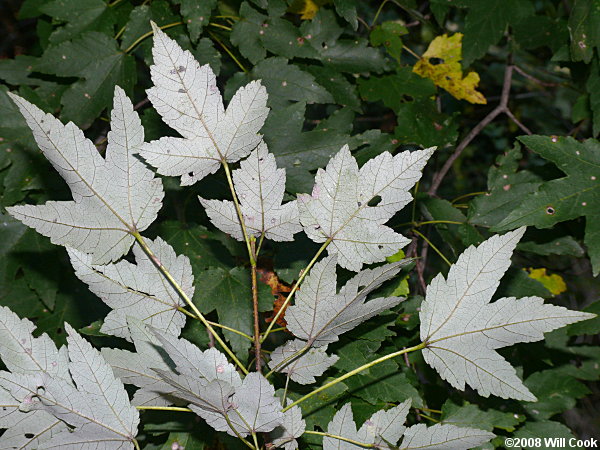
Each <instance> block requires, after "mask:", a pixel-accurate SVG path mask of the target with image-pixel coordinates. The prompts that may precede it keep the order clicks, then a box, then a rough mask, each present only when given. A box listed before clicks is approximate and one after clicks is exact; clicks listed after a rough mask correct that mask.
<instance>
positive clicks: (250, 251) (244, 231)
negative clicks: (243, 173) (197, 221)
mask: <svg viewBox="0 0 600 450" xmlns="http://www.w3.org/2000/svg"><path fill="white" fill-rule="evenodd" d="M221 163H222V164H223V169H225V176H226V177H227V184H228V185H229V191H230V192H231V197H233V204H234V206H235V211H236V213H237V216H238V221H239V222H240V226H241V227H242V234H243V235H244V241H245V242H246V249H247V250H248V256H249V257H250V265H256V258H255V255H254V250H253V249H252V245H251V244H250V237H249V236H248V230H247V229H246V223H245V222H244V215H243V214H242V208H241V207H240V202H239V201H238V198H237V194H236V193H235V187H234V185H233V178H232V177H231V169H230V168H229V164H228V163H227V161H226V160H225V157H222V159H221Z"/></svg>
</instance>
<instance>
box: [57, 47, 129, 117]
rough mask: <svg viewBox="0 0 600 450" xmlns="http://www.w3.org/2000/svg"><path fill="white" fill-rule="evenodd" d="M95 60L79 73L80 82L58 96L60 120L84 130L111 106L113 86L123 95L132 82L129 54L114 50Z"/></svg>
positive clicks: (115, 48)
mask: <svg viewBox="0 0 600 450" xmlns="http://www.w3.org/2000/svg"><path fill="white" fill-rule="evenodd" d="M112 46H113V48H114V50H115V53H113V54H112V55H110V56H108V57H107V58H104V59H102V60H99V61H96V62H95V63H94V64H92V65H90V66H88V67H87V68H86V70H85V71H84V72H83V73H82V76H83V80H80V81H78V82H76V83H75V84H73V85H72V86H71V87H70V88H69V89H68V90H67V91H65V93H64V94H63V96H62V99H61V103H62V104H63V105H64V108H63V110H62V118H63V119H64V120H70V121H72V122H74V123H76V124H78V125H79V126H81V127H82V128H84V127H88V126H89V125H90V124H91V122H92V121H93V120H94V119H95V118H96V117H98V115H99V114H100V113H101V112H102V111H103V110H104V109H105V108H107V107H109V106H110V105H111V103H112V95H113V90H114V88H115V86H121V87H122V88H123V89H124V90H126V91H127V92H131V91H132V90H133V86H134V85H135V80H136V71H135V60H134V59H133V57H132V56H131V55H126V54H124V53H121V52H119V51H118V49H117V47H116V42H114V41H113V45H112Z"/></svg>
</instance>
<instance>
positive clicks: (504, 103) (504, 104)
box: [428, 64, 531, 196]
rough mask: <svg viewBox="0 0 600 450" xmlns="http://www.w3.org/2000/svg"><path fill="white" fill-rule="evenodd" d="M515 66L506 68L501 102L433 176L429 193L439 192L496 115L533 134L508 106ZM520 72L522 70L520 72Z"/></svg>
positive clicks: (465, 138) (432, 194) (476, 126)
mask: <svg viewBox="0 0 600 450" xmlns="http://www.w3.org/2000/svg"><path fill="white" fill-rule="evenodd" d="M514 68H515V66H513V65H512V64H509V65H507V66H506V70H505V71H504V83H503V84H502V94H501V95H500V104H499V105H498V106H496V107H495V108H494V109H493V110H492V111H490V113H489V114H488V115H487V116H485V117H484V118H483V119H482V120H481V122H479V123H478V124H477V125H475V127H474V128H473V129H472V130H471V131H470V132H469V134H467V135H466V136H465V137H464V139H463V140H462V141H461V142H460V143H459V144H458V145H457V146H456V149H455V150H454V153H452V155H450V158H448V159H447V160H446V162H445V163H444V165H443V166H442V168H441V170H440V171H439V172H438V173H437V174H436V175H435V177H433V181H432V182H431V187H430V188H429V192H428V193H429V195H431V196H434V195H435V194H436V193H437V190H438V188H439V187H440V184H442V181H443V179H444V177H445V176H446V175H447V174H448V171H449V170H450V168H451V167H452V165H453V164H454V161H456V160H457V159H458V157H459V156H460V155H461V154H462V152H463V150H464V149H465V148H467V146H468V145H469V144H470V143H471V141H472V140H473V139H475V138H476V137H477V136H478V135H479V133H481V131H482V130H483V129H484V128H485V127H486V126H488V125H489V124H490V122H492V121H493V120H494V119H495V118H496V117H498V116H499V115H500V114H502V113H504V114H506V115H507V116H508V117H509V118H510V119H511V120H512V121H513V122H515V123H516V124H517V126H519V128H521V129H522V130H523V131H524V132H525V133H527V134H531V131H530V130H529V129H528V128H527V127H526V126H525V125H523V124H522V123H521V122H519V120H517V118H516V117H515V116H514V114H513V113H512V112H511V111H510V109H509V108H508V99H509V96H510V85H511V81H512V75H513V69H514ZM519 73H520V72H519Z"/></svg>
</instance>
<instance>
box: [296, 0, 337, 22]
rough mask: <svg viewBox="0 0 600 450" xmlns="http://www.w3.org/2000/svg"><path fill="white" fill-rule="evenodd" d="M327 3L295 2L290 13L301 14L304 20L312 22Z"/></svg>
mask: <svg viewBox="0 0 600 450" xmlns="http://www.w3.org/2000/svg"><path fill="white" fill-rule="evenodd" d="M325 3H327V2H326V1H323V0H316V1H315V0H294V1H293V2H292V4H291V5H290V7H289V8H288V11H289V12H291V13H295V14H300V18H301V19H302V20H310V19H312V18H313V17H315V14H317V12H318V11H319V8H320V7H321V5H323V4H325Z"/></svg>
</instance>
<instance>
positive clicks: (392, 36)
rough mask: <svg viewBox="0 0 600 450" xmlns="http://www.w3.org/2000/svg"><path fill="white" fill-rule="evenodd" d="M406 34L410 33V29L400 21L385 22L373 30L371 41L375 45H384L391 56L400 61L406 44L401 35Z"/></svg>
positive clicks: (370, 36)
mask: <svg viewBox="0 0 600 450" xmlns="http://www.w3.org/2000/svg"><path fill="white" fill-rule="evenodd" d="M405 34H408V30H407V29H406V27H405V26H404V25H402V24H400V23H398V22H383V23H382V24H381V25H377V26H376V27H375V28H373V30H371V34H370V35H369V41H370V42H371V45H372V46H373V47H378V46H380V45H383V46H384V47H385V49H386V51H387V52H388V53H389V54H390V56H392V57H393V58H395V59H396V60H397V61H398V62H400V56H401V55H402V47H403V46H404V44H403V43H402V39H401V36H404V35H405Z"/></svg>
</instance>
